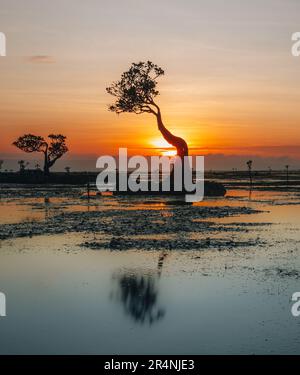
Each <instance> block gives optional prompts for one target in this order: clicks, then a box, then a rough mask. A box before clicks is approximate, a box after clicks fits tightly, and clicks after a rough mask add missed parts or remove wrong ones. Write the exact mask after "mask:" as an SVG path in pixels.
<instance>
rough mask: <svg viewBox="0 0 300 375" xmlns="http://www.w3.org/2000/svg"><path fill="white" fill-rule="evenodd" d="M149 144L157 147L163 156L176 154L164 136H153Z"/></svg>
mask: <svg viewBox="0 0 300 375" xmlns="http://www.w3.org/2000/svg"><path fill="white" fill-rule="evenodd" d="M151 144H152V145H153V146H154V147H155V148H156V149H158V151H159V152H160V153H161V154H162V155H163V156H176V155H177V151H176V149H175V148H174V147H172V146H171V145H170V144H169V143H168V142H167V141H166V140H165V139H164V138H155V139H153V140H152V141H151Z"/></svg>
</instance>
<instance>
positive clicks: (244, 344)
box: [0, 190, 300, 354]
mask: <svg viewBox="0 0 300 375" xmlns="http://www.w3.org/2000/svg"><path fill="white" fill-rule="evenodd" d="M299 201H300V199H299V196H297V194H296V193H292V194H289V193H284V192H264V191H260V192H252V194H251V196H249V193H248V192H247V191H245V190H235V191H229V192H228V196H227V197H226V198H220V199H209V200H206V201H204V202H200V203H198V204H197V205H199V206H203V207H204V206H209V207H223V206H224V207H229V209H230V207H240V206H244V207H249V208H253V209H257V210H261V211H263V212H261V213H255V214H251V215H239V216H229V217H223V218H207V219H205V220H204V221H209V222H213V223H214V225H217V226H218V225H219V228H220V229H219V230H217V231H215V232H213V233H209V234H207V233H206V232H205V231H204V232H197V231H194V232H192V233H189V234H188V236H189V238H196V239H197V238H202V237H204V238H206V237H207V236H208V235H209V237H210V238H211V239H214V238H222V239H224V238H225V239H226V241H227V240H232V241H235V240H245V241H249V240H251V241H254V243H257V245H256V246H241V247H239V246H234V247H228V249H226V248H225V249H223V250H222V251H220V249H218V248H217V247H214V246H211V247H209V248H203V249H200V250H189V249H185V250H183V249H178V250H166V249H161V250H160V249H157V250H149V249H148V250H143V249H134V248H133V249H129V250H126V251H119V250H114V251H112V250H107V249H99V250H90V249H87V248H83V247H82V246H80V245H81V244H82V243H83V242H85V241H92V240H94V239H95V238H97V239H101V238H102V234H97V233H96V234H95V233H88V232H79V233H74V232H69V233H64V234H52V235H41V236H33V237H32V238H29V237H23V238H10V239H6V240H2V241H1V242H0V291H2V292H4V293H5V294H6V298H7V317H5V318H0V353H1V354H4V353H5V354H7V353H9V354H106V353H107V354H136V353H138V354H144V353H145V354H167V353H172V354H204V353H205V354H206V353H208V354H214V353H215V354H218V353H219V354H225V353H236V354H252V353H255V354H263V353H266V354H267V353H280V354H288V353H290V354H299V353H300V335H299V333H300V318H295V317H293V316H292V315H291V312H290V309H291V296H292V294H293V293H294V292H296V291H300V270H299V266H300V256H299V255H300V246H299V244H300V236H299V229H300V216H299V206H300V204H299ZM167 203H168V200H166V199H165V198H163V199H162V198H153V199H149V200H147V201H145V199H135V198H124V199H122V198H114V197H105V198H102V199H100V200H95V201H91V202H90V203H88V202H86V201H83V200H80V199H77V198H67V197H58V198H57V197H56V198H50V200H49V201H48V200H46V201H45V200H44V198H32V197H27V198H22V197H20V198H9V199H3V198H2V199H1V201H0V224H8V223H19V222H22V221H28V222H30V221H32V220H35V221H41V222H43V221H44V220H47V218H49V217H51V216H53V215H57V214H58V213H61V212H77V211H80V212H93V211H103V210H116V212H120V211H122V210H124V211H127V212H128V210H132V209H133V207H134V209H135V210H136V209H140V210H144V209H145V208H147V210H149V209H150V210H161V211H162V213H163V214H164V215H168V214H169V215H172V205H171V206H170V205H169V204H167ZM169 203H170V202H169ZM226 228H228V231H227V230H226ZM235 228H237V230H235ZM242 229H243V230H242ZM181 235H183V236H186V234H180V233H179V234H178V233H166V234H160V236H159V237H160V238H165V237H166V238H169V237H172V236H174V237H176V236H181ZM153 236H154V235H152V236H151V235H149V237H153ZM142 237H143V236H142ZM144 237H145V235H144ZM298 271H299V273H298Z"/></svg>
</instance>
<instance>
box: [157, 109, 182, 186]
mask: <svg viewBox="0 0 300 375" xmlns="http://www.w3.org/2000/svg"><path fill="white" fill-rule="evenodd" d="M157 110H158V113H157V114H156V118H157V125H158V129H159V131H160V132H161V134H162V136H163V137H164V139H165V140H166V141H167V142H168V143H170V144H171V145H172V146H174V147H176V150H177V156H179V157H180V159H181V162H182V163H181V165H182V169H181V171H182V172H181V181H182V192H185V186H184V165H185V164H184V156H188V154H189V148H188V145H187V143H186V141H185V140H184V139H183V138H180V137H176V136H175V135H173V134H172V133H171V132H170V131H169V130H168V129H167V128H166V127H165V126H164V124H163V122H162V118H161V113H160V109H159V108H158V107H157ZM169 178H170V188H171V191H172V190H175V188H174V187H175V180H174V178H175V174H174V168H173V169H172V172H171V174H170V177H169Z"/></svg>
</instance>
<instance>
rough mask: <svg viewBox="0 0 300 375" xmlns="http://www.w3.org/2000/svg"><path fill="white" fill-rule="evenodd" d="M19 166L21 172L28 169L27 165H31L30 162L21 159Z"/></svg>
mask: <svg viewBox="0 0 300 375" xmlns="http://www.w3.org/2000/svg"><path fill="white" fill-rule="evenodd" d="M18 164H19V168H20V173H23V172H24V171H25V169H26V167H27V166H28V165H29V163H28V162H25V160H19V161H18Z"/></svg>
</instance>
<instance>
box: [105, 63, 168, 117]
mask: <svg viewBox="0 0 300 375" xmlns="http://www.w3.org/2000/svg"><path fill="white" fill-rule="evenodd" d="M162 75H164V71H163V69H162V68H160V67H159V66H158V65H156V64H154V63H152V62H151V61H147V62H139V63H133V64H132V65H131V67H130V69H129V70H128V71H126V72H124V73H123V74H122V76H121V79H120V81H117V82H114V83H113V84H112V85H111V86H110V87H108V88H107V89H106V91H107V92H108V93H109V94H111V95H113V96H115V97H116V101H115V103H114V104H112V105H110V106H109V110H110V111H112V112H116V113H118V114H119V113H122V112H133V113H136V114H141V113H154V110H153V107H151V106H153V105H154V106H156V105H155V103H154V99H155V97H156V96H157V95H159V91H158V90H157V88H156V86H157V83H158V82H157V78H159V77H160V76H162Z"/></svg>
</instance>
